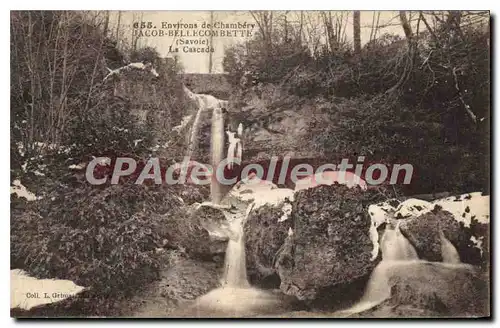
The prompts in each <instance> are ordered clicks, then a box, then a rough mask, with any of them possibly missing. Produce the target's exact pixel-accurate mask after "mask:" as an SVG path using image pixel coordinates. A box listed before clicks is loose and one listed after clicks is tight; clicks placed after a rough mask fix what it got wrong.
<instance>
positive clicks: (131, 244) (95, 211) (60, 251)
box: [11, 185, 185, 300]
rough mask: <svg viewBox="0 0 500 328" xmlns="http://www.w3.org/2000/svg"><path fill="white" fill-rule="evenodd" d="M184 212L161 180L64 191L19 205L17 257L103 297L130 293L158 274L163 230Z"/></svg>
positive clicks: (33, 270) (31, 268)
mask: <svg viewBox="0 0 500 328" xmlns="http://www.w3.org/2000/svg"><path fill="white" fill-rule="evenodd" d="M180 211H181V203H180V201H179V200H178V198H177V197H176V196H175V195H174V194H173V193H172V192H171V191H169V190H166V189H165V188H160V187H148V186H143V185H140V186H136V185H116V186H113V187H109V188H105V189H101V188H96V187H92V186H86V187H85V186H84V187H82V188H79V189H76V190H74V191H73V192H67V193H66V194H61V193H59V195H58V196H54V197H51V198H46V199H44V200H41V201H38V202H35V203H34V204H33V205H31V204H30V205H29V206H28V208H27V209H17V210H16V209H14V211H13V217H12V223H11V263H12V266H13V267H16V268H22V269H24V270H26V271H27V272H29V273H30V274H31V275H33V276H35V277H39V278H54V277H57V278H59V279H69V280H72V281H74V282H75V283H76V284H79V285H81V286H85V287H89V288H90V290H91V291H92V293H94V295H95V296H99V297H101V298H104V299H108V300H109V299H110V298H112V297H114V295H115V296H116V295H127V294H130V293H132V292H134V291H137V290H138V289H140V288H141V287H142V286H144V285H146V284H147V283H149V282H151V281H153V280H155V279H156V278H157V277H158V273H159V269H160V268H161V267H162V263H160V256H161V255H160V254H159V253H158V252H157V251H156V249H157V248H160V247H163V243H164V239H165V233H162V231H163V230H162V229H163V226H165V225H167V224H169V225H171V226H172V225H174V226H175V222H177V221H176V220H183V219H185V217H184V216H183V217H182V218H180V217H178V216H177V213H179V212H180ZM174 213H175V214H174Z"/></svg>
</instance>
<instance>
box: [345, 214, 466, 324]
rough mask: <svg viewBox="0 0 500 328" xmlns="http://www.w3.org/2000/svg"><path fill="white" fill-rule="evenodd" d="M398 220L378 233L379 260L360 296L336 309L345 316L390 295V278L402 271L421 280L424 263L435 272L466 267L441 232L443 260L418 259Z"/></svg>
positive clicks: (399, 275) (402, 273)
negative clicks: (381, 234)
mask: <svg viewBox="0 0 500 328" xmlns="http://www.w3.org/2000/svg"><path fill="white" fill-rule="evenodd" d="M399 223H400V222H397V223H396V226H395V228H391V227H388V228H386V230H385V232H384V234H383V236H382V239H381V250H382V261H381V262H380V263H379V264H378V265H377V266H376V267H375V269H374V270H373V272H372V274H371V276H370V279H369V280H368V283H367V286H366V289H365V293H364V295H363V297H362V298H361V300H360V301H359V302H358V303H357V304H355V305H354V306H352V307H350V308H348V309H346V310H343V311H340V312H339V314H341V315H347V316H349V315H352V314H356V313H360V312H364V311H367V310H369V309H372V308H374V307H375V306H377V305H379V304H381V303H382V302H384V301H385V300H388V299H389V298H391V296H393V295H391V287H392V284H391V278H395V277H402V275H405V276H408V277H410V278H411V280H414V281H418V280H421V279H422V277H421V275H422V274H423V273H428V270H425V269H424V270H420V269H419V268H424V266H433V267H435V269H436V272H447V273H449V272H450V271H449V270H464V269H468V266H467V265H465V264H462V263H461V262H460V256H459V254H458V251H457V250H456V248H455V247H454V246H453V244H452V243H451V242H450V241H449V240H448V239H446V237H445V236H444V234H443V233H442V232H440V235H441V252H442V257H443V262H442V263H441V262H428V261H423V260H420V259H419V257H418V255H417V252H416V250H415V248H414V247H413V246H412V245H411V243H410V242H409V241H408V239H406V238H405V236H404V235H403V234H402V233H401V230H400V229H399ZM440 268H442V269H444V270H440Z"/></svg>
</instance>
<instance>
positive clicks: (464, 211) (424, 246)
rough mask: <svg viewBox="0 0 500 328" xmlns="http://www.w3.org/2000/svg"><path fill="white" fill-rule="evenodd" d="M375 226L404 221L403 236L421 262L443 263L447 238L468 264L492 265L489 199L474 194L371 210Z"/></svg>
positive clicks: (409, 201)
mask: <svg viewBox="0 0 500 328" xmlns="http://www.w3.org/2000/svg"><path fill="white" fill-rule="evenodd" d="M369 214H370V216H371V218H372V224H374V226H376V227H379V226H380V225H382V224H383V223H385V222H394V220H400V221H401V224H400V229H401V232H402V233H403V235H404V236H405V237H406V238H407V239H408V240H409V241H410V243H411V244H412V245H413V246H414V247H415V249H416V250H417V253H418V255H419V257H420V258H421V259H424V260H428V261H442V260H443V257H442V254H441V253H442V249H441V247H442V239H441V235H440V234H441V233H442V234H443V236H444V237H445V238H446V239H447V240H449V241H450V243H451V244H452V245H453V246H454V247H455V248H456V249H457V251H458V253H459V255H460V260H461V261H462V262H464V263H469V264H474V265H481V266H483V267H486V266H487V264H488V261H489V196H484V195H482V194H481V193H470V194H463V195H459V196H452V197H447V198H443V199H438V200H435V201H432V202H427V201H423V200H420V199H414V198H410V199H407V200H405V201H404V202H402V203H399V204H398V203H396V202H391V201H386V202H383V203H379V204H374V205H371V206H370V207H369Z"/></svg>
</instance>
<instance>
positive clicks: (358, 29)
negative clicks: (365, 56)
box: [352, 10, 361, 54]
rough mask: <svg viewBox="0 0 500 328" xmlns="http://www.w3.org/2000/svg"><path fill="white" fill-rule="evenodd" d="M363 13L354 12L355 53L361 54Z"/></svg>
mask: <svg viewBox="0 0 500 328" xmlns="http://www.w3.org/2000/svg"><path fill="white" fill-rule="evenodd" d="M360 16H361V12H360V11H359V10H355V11H354V12H353V19H352V25H353V33H354V36H353V39H354V52H355V53H357V54H359V53H360V52H361V19H360Z"/></svg>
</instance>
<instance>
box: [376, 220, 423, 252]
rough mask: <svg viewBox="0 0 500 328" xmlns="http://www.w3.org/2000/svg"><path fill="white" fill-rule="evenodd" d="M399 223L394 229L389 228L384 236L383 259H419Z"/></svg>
mask: <svg viewBox="0 0 500 328" xmlns="http://www.w3.org/2000/svg"><path fill="white" fill-rule="evenodd" d="M399 224H400V222H398V223H397V224H396V227H395V228H394V229H393V230H392V229H391V230H389V229H387V230H386V231H385V232H384V235H383V236H382V240H381V245H382V261H410V260H418V255H417V251H416V250H415V248H414V247H413V246H412V245H411V244H410V242H409V241H408V239H406V238H405V237H404V236H403V234H402V233H401V230H400V229H399Z"/></svg>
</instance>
